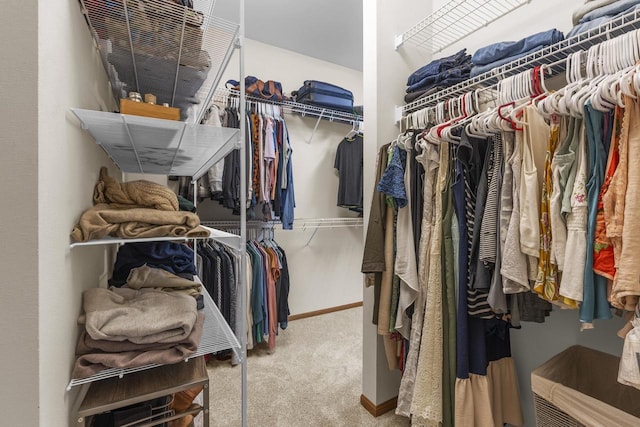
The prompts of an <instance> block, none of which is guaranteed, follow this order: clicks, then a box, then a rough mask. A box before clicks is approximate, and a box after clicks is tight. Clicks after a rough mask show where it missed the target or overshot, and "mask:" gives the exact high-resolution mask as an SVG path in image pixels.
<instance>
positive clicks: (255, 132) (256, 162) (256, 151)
mask: <svg viewBox="0 0 640 427" xmlns="http://www.w3.org/2000/svg"><path fill="white" fill-rule="evenodd" d="M251 123H252V126H251V129H252V133H251V140H252V142H253V144H252V146H253V153H252V154H253V168H252V171H253V179H252V180H251V182H252V183H253V187H252V190H253V194H254V195H255V196H257V197H259V195H260V194H261V192H260V166H261V165H260V145H261V143H260V140H261V138H260V133H261V132H262V130H261V129H262V127H261V126H260V116H258V115H257V114H251Z"/></svg>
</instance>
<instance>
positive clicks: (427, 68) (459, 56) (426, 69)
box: [407, 49, 468, 86]
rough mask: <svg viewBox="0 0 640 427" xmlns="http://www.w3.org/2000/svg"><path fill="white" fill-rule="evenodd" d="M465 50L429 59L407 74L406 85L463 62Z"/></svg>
mask: <svg viewBox="0 0 640 427" xmlns="http://www.w3.org/2000/svg"><path fill="white" fill-rule="evenodd" d="M467 56H468V55H467V50H466V49H462V50H461V51H460V52H458V53H455V54H453V55H451V56H448V57H446V58H441V59H436V60H435V61H431V62H430V63H428V64H427V65H424V66H423V67H421V68H420V69H418V70H416V71H414V72H413V74H411V75H410V76H409V79H408V80H407V86H411V85H413V84H415V83H417V82H419V81H420V80H422V79H424V78H425V77H428V76H434V75H437V74H440V73H441V72H443V71H445V70H448V69H450V68H455V67H456V66H458V65H460V64H463V63H464V62H466V60H467Z"/></svg>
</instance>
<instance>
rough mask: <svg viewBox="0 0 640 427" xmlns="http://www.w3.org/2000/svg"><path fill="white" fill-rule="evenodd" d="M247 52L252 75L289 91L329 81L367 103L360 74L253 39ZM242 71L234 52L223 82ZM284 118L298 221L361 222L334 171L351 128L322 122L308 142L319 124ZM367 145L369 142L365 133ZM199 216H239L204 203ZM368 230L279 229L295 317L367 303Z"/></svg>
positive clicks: (200, 207)
mask: <svg viewBox="0 0 640 427" xmlns="http://www.w3.org/2000/svg"><path fill="white" fill-rule="evenodd" d="M245 48H246V49H245V75H253V76H256V77H258V78H260V79H262V80H269V79H271V80H277V81H279V82H281V83H282V86H283V90H284V92H285V93H290V92H291V91H293V90H297V89H298V88H299V87H300V86H302V83H303V82H304V80H320V81H326V82H329V83H333V84H336V85H339V86H342V87H344V88H346V89H349V90H351V91H352V92H353V94H354V98H355V103H356V104H360V103H362V72H360V71H356V70H352V69H349V68H345V67H341V66H339V65H335V64H331V63H328V62H325V61H322V60H319V59H316V58H312V57H309V56H305V55H301V54H299V53H296V52H292V51H288V50H285V49H280V48H277V47H274V46H270V45H267V44H264V43H260V42H257V41H254V40H246V44H245ZM238 69H239V68H238V61H237V56H235V55H234V57H233V58H232V60H231V63H230V65H229V67H228V69H227V70H226V72H225V75H224V77H223V79H222V84H224V82H226V81H227V80H228V79H234V80H238V76H239V71H238ZM285 120H286V122H287V126H288V129H289V137H290V140H291V145H292V147H293V176H294V185H295V198H296V209H295V217H296V218H336V217H355V216H356V214H355V213H353V212H351V211H349V210H347V209H343V208H339V207H337V206H336V198H337V189H338V177H337V174H336V172H335V169H334V168H333V162H334V159H335V153H336V149H337V147H338V144H339V143H340V141H341V140H342V139H343V138H344V136H345V135H346V134H347V132H349V131H350V130H351V125H347V124H341V123H337V122H330V121H327V120H322V121H321V122H320V125H319V126H318V129H317V131H316V133H315V134H314V135H313V139H312V140H311V143H308V140H309V138H310V137H311V134H312V132H313V129H314V127H315V125H316V119H313V118H309V117H301V116H297V115H292V114H287V115H286V116H285ZM365 144H368V142H367V138H366V135H365ZM198 212H199V214H200V216H201V218H203V219H206V220H210V219H214V218H215V219H227V218H233V217H232V216H230V214H229V211H228V210H224V209H222V208H219V207H218V206H217V202H207V201H205V202H203V203H200V204H199V207H198ZM235 219H237V217H236V218H235ZM361 231H362V229H361V228H356V227H353V228H335V229H319V230H318V231H317V233H316V235H315V236H314V237H313V239H312V240H310V239H311V237H312V235H313V232H314V230H313V229H308V230H292V231H284V230H281V229H278V228H277V229H276V235H275V237H276V241H277V242H278V243H279V244H280V245H281V246H282V248H283V249H284V250H285V252H286V253H287V261H288V264H289V273H290V275H291V291H290V294H289V306H290V310H291V314H300V313H307V312H310V311H315V310H321V309H325V308H330V307H335V306H339V305H344V304H350V303H354V302H359V301H362V290H361V285H360V283H361V274H360V263H361V261H362V258H361V257H362V244H363V243H362V233H361Z"/></svg>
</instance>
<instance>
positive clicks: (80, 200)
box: [10, 0, 118, 426]
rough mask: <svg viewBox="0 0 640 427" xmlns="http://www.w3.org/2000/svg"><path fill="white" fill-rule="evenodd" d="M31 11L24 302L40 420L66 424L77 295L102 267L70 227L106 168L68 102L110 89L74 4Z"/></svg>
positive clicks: (102, 98) (97, 253)
mask: <svg viewBox="0 0 640 427" xmlns="http://www.w3.org/2000/svg"><path fill="white" fill-rule="evenodd" d="M38 12H39V13H38V26H39V27H38V29H39V31H38V53H39V56H38V69H39V76H38V85H37V88H38V94H39V96H38V103H37V107H38V117H37V121H36V120H35V118H34V120H33V123H32V124H31V126H33V127H34V128H36V129H37V130H38V134H39V141H38V157H39V163H38V168H37V173H38V175H37V176H38V189H39V191H38V222H37V223H35V224H33V226H34V227H36V226H37V230H38V233H37V235H34V238H35V237H37V239H38V245H39V248H40V250H39V263H38V265H37V266H32V268H33V269H34V270H37V271H39V283H40V285H39V298H38V299H37V300H36V299H35V298H34V299H33V300H32V301H31V306H32V307H33V306H35V304H38V305H39V330H40V339H39V355H40V360H39V363H38V364H37V365H35V366H39V371H40V377H39V381H40V389H39V402H40V409H39V412H40V420H41V425H43V426H44V425H46V426H66V425H68V423H69V421H68V418H69V414H70V406H71V404H72V401H73V400H74V398H75V395H76V393H77V390H75V389H74V390H72V391H71V392H70V393H67V392H65V387H66V385H67V383H68V382H69V379H70V377H71V375H70V374H71V368H72V364H73V360H74V350H75V344H76V336H77V333H78V326H77V317H78V314H79V313H80V304H81V295H82V291H83V290H84V289H86V288H89V287H94V286H96V285H97V284H98V279H99V276H100V275H101V274H102V272H103V271H104V263H103V254H104V249H103V248H78V249H73V250H70V248H69V233H70V231H71V229H72V227H73V225H74V224H75V222H76V221H77V220H78V218H79V216H80V214H81V213H82V211H83V210H85V209H87V208H88V207H90V206H91V199H92V194H93V186H94V184H95V182H96V179H97V177H98V171H99V168H100V166H102V165H105V166H110V165H111V167H112V168H113V166H112V163H111V161H110V160H109V159H108V158H107V157H106V155H104V153H103V152H102V150H101V149H100V148H98V146H97V145H96V144H95V142H93V140H92V139H91V137H90V136H89V135H88V134H87V133H86V132H84V131H82V130H81V129H80V126H79V125H78V122H77V120H76V119H75V118H74V116H72V114H71V113H70V112H69V108H71V107H79V108H87V109H94V110H99V109H101V106H103V105H106V104H105V102H108V100H109V99H110V98H109V97H110V95H109V91H108V86H107V83H106V76H105V72H104V71H103V67H102V64H101V63H100V60H99V57H98V55H97V53H96V52H97V51H96V50H95V49H94V46H93V43H92V39H91V36H90V34H89V31H88V28H87V25H86V23H85V20H84V18H83V16H82V14H81V13H80V8H79V4H78V2H76V1H68V0H47V1H46V2H45V1H41V2H40V8H39V11H38ZM10 38H11V39H15V38H16V37H15V34H11V35H10ZM112 173H118V172H117V171H116V170H115V169H112ZM25 362H26V361H25ZM33 367H34V365H28V366H25V367H24V368H23V369H24V370H29V369H33ZM22 415H23V414H22ZM14 425H36V424H30V423H17V424H14Z"/></svg>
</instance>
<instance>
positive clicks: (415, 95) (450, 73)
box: [404, 49, 471, 102]
mask: <svg viewBox="0 0 640 427" xmlns="http://www.w3.org/2000/svg"><path fill="white" fill-rule="evenodd" d="M470 71H471V56H470V55H467V53H466V49H462V50H461V51H460V52H458V53H456V54H454V55H451V56H449V57H447V58H442V59H436V60H435V61H432V62H430V63H428V64H427V65H425V66H423V67H421V68H420V69H419V70H417V71H415V72H413V74H411V75H410V76H409V79H408V80H407V94H406V95H405V97H404V100H405V102H413V101H415V100H416V99H419V98H422V97H424V96H427V95H430V94H432V93H435V92H437V91H439V90H441V89H443V88H445V87H449V86H453V85H455V84H457V83H460V82H462V81H464V80H466V79H468V78H469V72H470Z"/></svg>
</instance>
